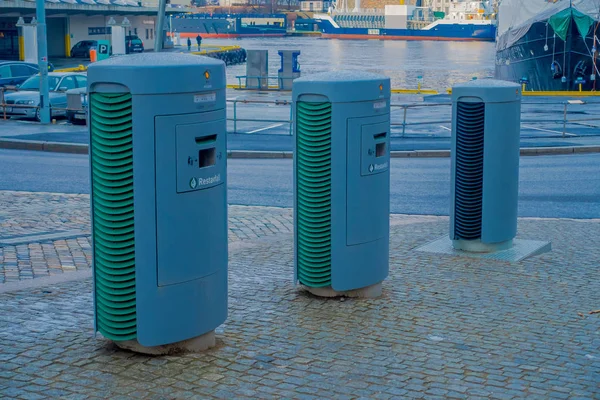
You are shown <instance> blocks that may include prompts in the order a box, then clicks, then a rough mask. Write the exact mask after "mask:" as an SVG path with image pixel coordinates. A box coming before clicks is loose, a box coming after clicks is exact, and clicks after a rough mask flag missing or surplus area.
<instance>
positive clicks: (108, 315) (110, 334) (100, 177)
mask: <svg viewBox="0 0 600 400" xmlns="http://www.w3.org/2000/svg"><path fill="white" fill-rule="evenodd" d="M131 126H132V112H131V94H129V93H110V94H109V93H92V94H91V96H90V129H91V155H90V156H91V165H92V204H93V210H94V212H93V216H92V218H93V222H94V278H95V285H96V324H97V327H98V331H100V333H102V335H104V337H106V338H108V339H111V340H115V341H123V340H131V339H135V338H136V333H137V323H136V309H135V305H136V293H135V252H134V226H133V148H132V131H131Z"/></svg>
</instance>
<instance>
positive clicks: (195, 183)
mask: <svg viewBox="0 0 600 400" xmlns="http://www.w3.org/2000/svg"><path fill="white" fill-rule="evenodd" d="M196 186H198V182H197V181H196V178H192V179H190V187H191V188H192V189H196Z"/></svg>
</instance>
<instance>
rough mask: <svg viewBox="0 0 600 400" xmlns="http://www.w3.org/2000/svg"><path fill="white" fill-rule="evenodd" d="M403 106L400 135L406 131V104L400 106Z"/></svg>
mask: <svg viewBox="0 0 600 400" xmlns="http://www.w3.org/2000/svg"><path fill="white" fill-rule="evenodd" d="M402 107H403V108H404V119H403V120H402V137H404V134H405V133H406V112H407V111H408V107H407V106H402Z"/></svg>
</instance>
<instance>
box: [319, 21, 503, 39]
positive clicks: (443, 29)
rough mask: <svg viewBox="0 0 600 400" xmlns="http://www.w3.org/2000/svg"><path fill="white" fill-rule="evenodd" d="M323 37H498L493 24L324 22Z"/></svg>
mask: <svg viewBox="0 0 600 400" xmlns="http://www.w3.org/2000/svg"><path fill="white" fill-rule="evenodd" d="M321 37H322V38H329V39H374V40H431V41H484V42H493V41H494V40H495V37H496V26H495V25H493V24H488V25H480V24H477V25H476V24H440V25H437V26H435V27H434V28H432V29H386V28H380V29H369V28H341V27H340V28H336V27H334V26H332V25H331V24H322V33H321Z"/></svg>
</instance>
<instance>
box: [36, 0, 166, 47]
mask: <svg viewBox="0 0 600 400" xmlns="http://www.w3.org/2000/svg"><path fill="white" fill-rule="evenodd" d="M38 1H39V0H38ZM166 8H167V0H158V18H157V20H156V33H157V35H156V39H155V40H154V51H155V52H157V53H159V52H161V51H162V49H163V40H164V38H163V35H164V32H165V9H166ZM159 38H160V40H159Z"/></svg>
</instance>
